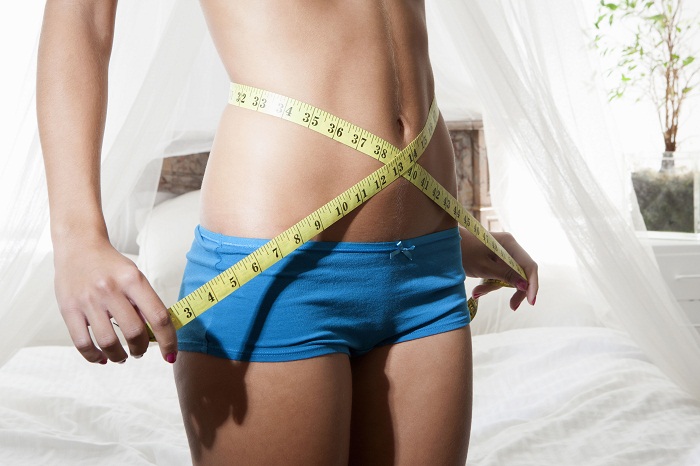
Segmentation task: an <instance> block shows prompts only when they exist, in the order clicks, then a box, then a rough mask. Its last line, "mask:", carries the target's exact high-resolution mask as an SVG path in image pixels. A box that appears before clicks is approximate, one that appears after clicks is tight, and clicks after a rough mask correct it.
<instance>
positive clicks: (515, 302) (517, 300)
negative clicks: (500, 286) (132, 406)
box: [510, 290, 526, 311]
mask: <svg viewBox="0 0 700 466" xmlns="http://www.w3.org/2000/svg"><path fill="white" fill-rule="evenodd" d="M525 296H526V293H525V291H520V290H518V291H516V292H515V293H513V296H511V297H510V308H511V309H512V310H514V311H517V310H518V307H520V304H521V303H522V302H523V300H524V299H525Z"/></svg>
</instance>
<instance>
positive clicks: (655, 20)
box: [593, 0, 700, 232]
mask: <svg viewBox="0 0 700 466" xmlns="http://www.w3.org/2000/svg"><path fill="white" fill-rule="evenodd" d="M683 7H684V0H645V1H638V0H618V1H605V0H601V1H600V4H599V5H598V8H597V16H596V19H595V22H594V26H595V31H596V35H595V37H594V39H593V43H594V45H595V46H596V48H597V49H598V50H599V51H600V52H601V54H602V55H603V56H608V57H611V58H613V60H614V61H615V66H613V67H611V68H610V69H608V70H607V74H608V76H612V77H613V79H614V84H613V86H612V88H611V89H609V94H608V97H609V100H610V101H612V100H615V99H619V98H623V97H633V98H635V99H636V101H640V100H641V99H649V100H651V102H652V103H653V104H654V106H655V107H656V110H657V114H658V117H659V123H660V125H661V130H662V136H663V139H664V148H665V150H664V152H663V154H662V157H661V169H660V170H659V171H657V172H655V171H652V170H644V171H638V172H635V173H633V175H632V180H633V184H634V187H635V191H636V193H637V198H638V201H639V206H640V209H641V210H642V216H643V217H644V220H645V222H646V224H647V229H650V230H671V231H691V232H692V231H695V230H696V228H697V224H698V222H699V220H698V218H696V217H697V215H698V214H697V213H695V215H694V211H697V210H698V206H695V208H693V198H694V196H693V192H694V189H698V188H697V187H694V179H695V178H697V175H695V174H693V172H692V171H683V170H675V166H676V163H675V162H676V156H675V155H676V151H677V147H678V141H677V134H678V130H679V116H680V115H681V111H682V110H683V109H684V106H683V104H684V102H686V100H687V98H688V96H690V95H692V94H693V93H695V92H697V88H698V86H699V85H700V59H697V60H696V56H697V52H698V51H697V50H693V49H692V45H693V43H692V39H693V38H694V35H695V34H696V33H697V32H698V30H699V29H700V22H698V19H697V17H695V18H687V17H686V16H687V14H686V13H685V11H684V8H683ZM615 33H617V34H615ZM625 33H626V37H624V38H620V37H621V36H624V35H625ZM696 197H697V196H696ZM684 206H688V207H689V209H687V213H680V212H679V207H680V208H682V207H684Z"/></svg>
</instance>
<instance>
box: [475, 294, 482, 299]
mask: <svg viewBox="0 0 700 466" xmlns="http://www.w3.org/2000/svg"><path fill="white" fill-rule="evenodd" d="M479 296H483V295H482V294H481V293H474V295H473V296H472V298H474V299H479Z"/></svg>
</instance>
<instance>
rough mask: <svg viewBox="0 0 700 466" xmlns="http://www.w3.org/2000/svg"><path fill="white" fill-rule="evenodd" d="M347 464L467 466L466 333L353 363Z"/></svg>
mask: <svg viewBox="0 0 700 466" xmlns="http://www.w3.org/2000/svg"><path fill="white" fill-rule="evenodd" d="M351 365H352V378H353V379H352V384H353V402H352V403H353V404H352V419H351V433H350V464H358V465H390V464H401V465H403V464H411V465H433V464H440V465H452V464H455V465H456V464H459V465H464V463H465V461H466V457H467V447H468V444H469V433H470V428H471V405H472V354H471V333H470V329H469V326H466V327H464V328H460V329H458V330H453V331H450V332H445V333H440V334H437V335H432V336H429V337H424V338H419V339H416V340H411V341H406V342H403V343H398V344H394V345H387V346H381V347H378V348H375V349H374V350H372V351H371V352H369V353H367V354H365V355H363V356H361V357H358V358H354V359H352V360H351Z"/></svg>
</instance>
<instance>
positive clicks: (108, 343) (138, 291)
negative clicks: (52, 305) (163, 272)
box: [54, 237, 177, 364]
mask: <svg viewBox="0 0 700 466" xmlns="http://www.w3.org/2000/svg"><path fill="white" fill-rule="evenodd" d="M80 243H81V244H79V245H75V244H70V245H65V244H64V245H62V247H61V248H57V249H56V252H55V255H54V265H55V269H56V275H55V290H56V299H57V301H58V305H59V308H60V310H61V315H62V316H63V320H64V321H65V322H66V326H67V327H68V332H69V333H70V336H71V339H72V340H73V343H74V344H75V347H76V348H77V349H78V351H80V353H81V354H82V355H83V357H84V358H85V359H87V360H88V361H90V362H95V363H100V364H106V363H107V359H109V360H110V361H113V362H118V363H121V362H124V361H125V360H126V359H127V354H126V351H125V350H124V348H123V347H122V345H121V343H120V341H119V338H118V336H117V333H116V331H115V328H114V326H113V325H112V322H111V320H110V318H112V317H113V318H114V320H115V321H116V323H117V325H118V326H119V330H120V331H121V332H122V334H123V335H124V338H125V339H126V341H127V343H128V346H129V353H130V354H131V355H132V356H134V357H135V358H139V357H141V356H143V354H144V353H145V352H146V349H147V348H148V344H149V339H148V331H147V329H146V324H145V321H147V322H149V323H150V325H151V328H152V329H153V333H154V335H155V337H156V339H157V340H158V343H159V345H160V350H161V353H162V355H163V359H165V360H166V361H168V362H170V363H174V362H175V358H176V357H177V336H176V333H175V327H174V326H173V324H172V321H171V320H170V316H169V314H168V312H167V309H166V307H165V305H164V304H163V302H162V301H161V300H160V298H159V297H158V295H157V294H156V292H155V291H154V290H153V288H152V287H151V285H150V284H149V283H148V280H147V279H146V277H145V276H144V275H143V274H142V273H141V271H140V270H139V269H138V268H137V267H136V264H134V262H133V261H131V260H130V259H129V258H127V257H125V256H124V255H122V254H121V253H120V252H119V251H117V250H116V249H115V248H114V247H113V246H112V245H111V244H110V242H109V240H108V239H107V238H102V237H100V238H98V239H95V240H94V241H91V242H87V243H86V242H85V241H81V242H80ZM88 327H91V328H92V333H93V335H94V337H95V341H96V342H97V346H95V342H93V340H92V338H91V336H90V332H89V330H88Z"/></svg>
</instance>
